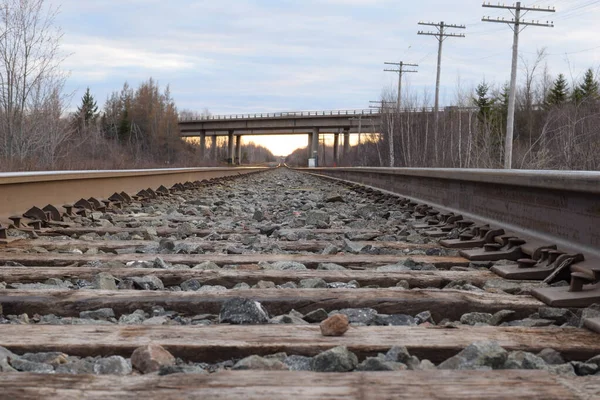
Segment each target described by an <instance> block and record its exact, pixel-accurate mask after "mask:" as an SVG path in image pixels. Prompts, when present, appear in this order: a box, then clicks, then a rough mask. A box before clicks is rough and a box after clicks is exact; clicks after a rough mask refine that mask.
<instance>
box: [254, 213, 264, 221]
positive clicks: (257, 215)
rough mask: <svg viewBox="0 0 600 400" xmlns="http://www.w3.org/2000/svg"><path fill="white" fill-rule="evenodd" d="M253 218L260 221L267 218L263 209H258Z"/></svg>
mask: <svg viewBox="0 0 600 400" xmlns="http://www.w3.org/2000/svg"><path fill="white" fill-rule="evenodd" d="M252 219H253V220H255V221H258V222H262V221H264V220H265V213H264V212H263V211H262V210H256V211H254V214H253V215H252Z"/></svg>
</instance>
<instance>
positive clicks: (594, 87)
mask: <svg viewBox="0 0 600 400" xmlns="http://www.w3.org/2000/svg"><path fill="white" fill-rule="evenodd" d="M599 97H600V96H599V93H598V81H596V79H595V78H594V72H593V71H592V69H591V68H589V69H588V70H587V71H585V75H584V76H583V79H582V81H581V83H580V84H579V85H578V86H577V87H576V88H575V90H574V91H573V100H574V101H575V102H576V103H581V102H582V101H585V100H598V98H599Z"/></svg>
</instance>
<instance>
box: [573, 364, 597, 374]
mask: <svg viewBox="0 0 600 400" xmlns="http://www.w3.org/2000/svg"><path fill="white" fill-rule="evenodd" d="M571 365H572V366H573V369H574V370H575V373H576V374H577V375H578V376H588V375H594V374H595V373H596V372H598V370H599V369H600V368H599V367H598V364H595V363H584V362H581V361H571Z"/></svg>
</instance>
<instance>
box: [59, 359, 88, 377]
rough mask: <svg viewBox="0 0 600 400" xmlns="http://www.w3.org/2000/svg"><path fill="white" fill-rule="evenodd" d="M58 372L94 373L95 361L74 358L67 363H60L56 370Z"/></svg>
mask: <svg viewBox="0 0 600 400" xmlns="http://www.w3.org/2000/svg"><path fill="white" fill-rule="evenodd" d="M54 372H55V373H57V374H71V375H75V374H93V373H94V363H93V362H92V361H89V360H85V359H84V360H74V361H70V362H68V363H67V364H61V365H58V366H57V367H56V368H55V370H54Z"/></svg>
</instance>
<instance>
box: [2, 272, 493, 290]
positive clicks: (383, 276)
mask: <svg viewBox="0 0 600 400" xmlns="http://www.w3.org/2000/svg"><path fill="white" fill-rule="evenodd" d="M100 272H106V273H109V274H111V275H112V276H114V277H115V278H119V279H122V278H127V277H132V276H146V275H154V276H156V277H157V278H159V279H160V280H161V281H162V282H163V283H164V284H165V285H166V286H172V285H179V284H181V283H182V282H184V281H186V280H188V279H197V280H198V281H199V282H200V283H202V284H203V285H221V286H225V287H227V288H231V287H233V286H235V285H236V284H238V283H242V282H245V283H247V284H249V285H255V284H256V283H258V282H259V281H271V282H274V283H275V284H276V285H281V284H284V283H286V282H290V281H293V282H298V281H300V280H302V279H308V278H321V279H323V280H325V281H326V282H349V281H352V280H355V281H357V282H358V283H359V284H360V285H361V286H368V285H379V286H381V287H391V286H395V285H396V283H398V281H401V280H406V281H408V283H409V284H410V286H411V287H413V288H415V287H416V288H423V289H425V288H432V287H434V288H440V287H443V286H445V285H447V284H448V283H450V282H452V281H458V280H460V281H467V282H470V283H472V284H473V285H476V286H483V285H484V284H485V282H486V281H487V280H489V279H494V278H497V277H496V275H494V274H493V273H492V272H489V271H464V272H463V271H407V272H381V271H354V270H347V271H324V270H310V271H278V270H257V271H253V270H227V269H221V270H178V269H156V268H88V267H0V281H3V282H6V283H32V282H44V281H45V280H46V279H50V278H58V279H88V280H91V279H92V278H93V277H94V276H95V275H96V274H98V273H100Z"/></svg>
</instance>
